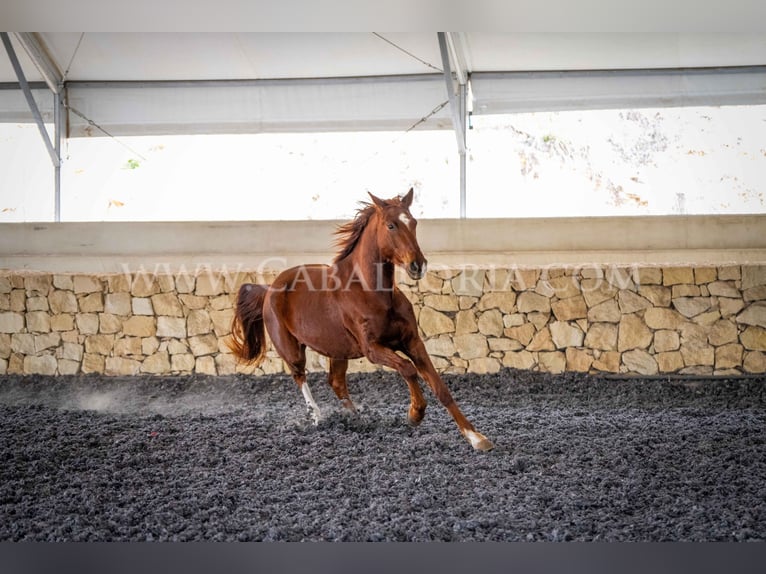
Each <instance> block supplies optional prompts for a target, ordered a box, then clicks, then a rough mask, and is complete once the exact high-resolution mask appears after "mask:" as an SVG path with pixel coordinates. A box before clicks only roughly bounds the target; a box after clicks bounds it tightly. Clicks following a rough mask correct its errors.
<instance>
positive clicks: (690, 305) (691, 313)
mask: <svg viewBox="0 0 766 574" xmlns="http://www.w3.org/2000/svg"><path fill="white" fill-rule="evenodd" d="M673 307H675V309H676V310H677V311H678V312H679V313H681V315H683V316H684V317H687V318H691V317H696V316H697V315H699V314H700V313H704V312H705V311H707V310H708V309H710V308H711V307H712V302H711V300H710V297H678V298H676V299H673Z"/></svg>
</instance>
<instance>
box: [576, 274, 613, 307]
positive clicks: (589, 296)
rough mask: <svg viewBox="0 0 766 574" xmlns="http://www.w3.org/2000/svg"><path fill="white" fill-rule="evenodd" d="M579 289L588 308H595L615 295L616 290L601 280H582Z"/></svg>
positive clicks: (604, 280)
mask: <svg viewBox="0 0 766 574" xmlns="http://www.w3.org/2000/svg"><path fill="white" fill-rule="evenodd" d="M580 288H581V290H582V295H583V297H584V298H585V302H586V303H587V305H588V307H595V306H596V305H599V304H600V303H603V302H604V301H607V300H609V299H613V298H614V297H615V295H617V289H616V288H615V287H614V286H613V285H610V284H609V282H607V281H606V279H603V278H594V279H583V280H582V282H581V283H580Z"/></svg>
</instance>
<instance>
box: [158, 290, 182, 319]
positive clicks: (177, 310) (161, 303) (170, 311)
mask: <svg viewBox="0 0 766 574" xmlns="http://www.w3.org/2000/svg"><path fill="white" fill-rule="evenodd" d="M151 299H152V307H153V308H154V313H155V314H156V315H165V316H168V317H183V315H184V313H183V309H181V302H180V301H179V300H178V296H177V295H176V294H175V293H161V294H159V295H152V297H151Z"/></svg>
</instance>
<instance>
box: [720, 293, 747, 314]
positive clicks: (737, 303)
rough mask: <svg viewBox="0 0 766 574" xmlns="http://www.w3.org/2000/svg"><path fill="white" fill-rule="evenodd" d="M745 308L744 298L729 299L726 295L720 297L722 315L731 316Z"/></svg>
mask: <svg viewBox="0 0 766 574" xmlns="http://www.w3.org/2000/svg"><path fill="white" fill-rule="evenodd" d="M744 308H745V302H744V301H743V300H742V299H727V298H726V297H719V298H718V309H719V311H720V312H721V317H731V316H732V315H736V314H737V313H739V312H740V311H741V310H742V309H744Z"/></svg>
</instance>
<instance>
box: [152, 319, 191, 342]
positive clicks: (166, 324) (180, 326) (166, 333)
mask: <svg viewBox="0 0 766 574" xmlns="http://www.w3.org/2000/svg"><path fill="white" fill-rule="evenodd" d="M156 334H157V336H158V337H173V338H175V339H183V338H184V337H186V319H184V318H183V317H157V333H156ZM150 335H154V333H150Z"/></svg>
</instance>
